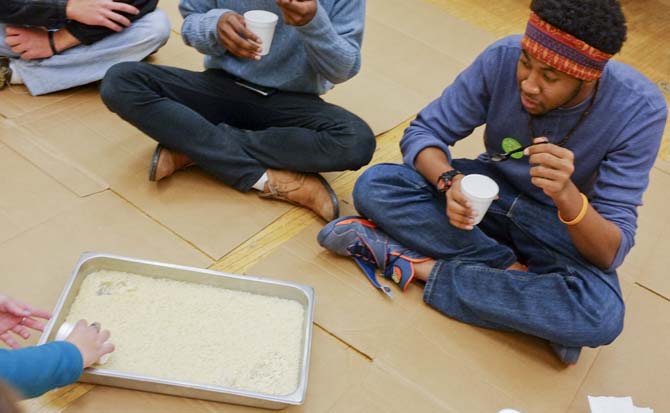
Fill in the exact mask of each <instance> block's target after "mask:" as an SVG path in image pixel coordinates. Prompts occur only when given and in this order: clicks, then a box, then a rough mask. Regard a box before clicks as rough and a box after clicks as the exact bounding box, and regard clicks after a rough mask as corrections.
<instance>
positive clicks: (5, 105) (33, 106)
mask: <svg viewBox="0 0 670 413" xmlns="http://www.w3.org/2000/svg"><path fill="white" fill-rule="evenodd" d="M88 87H90V86H83V87H81V88H74V89H70V90H64V91H62V92H57V93H51V94H49V95H44V96H31V95H30V93H28V89H26V87H25V86H23V85H12V86H11V87H7V88H5V89H3V90H0V116H1V117H4V118H7V119H12V118H15V117H17V116H20V115H23V114H25V113H28V112H32V111H35V110H39V109H41V108H43V107H46V106H49V105H51V104H54V103H57V102H60V101H61V100H63V99H65V98H67V97H68V96H72V95H73V94H76V93H77V92H78V91H79V90H81V89H86V88H88ZM0 136H1V135H0Z"/></svg>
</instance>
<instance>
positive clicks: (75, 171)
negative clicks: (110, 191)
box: [0, 119, 109, 197]
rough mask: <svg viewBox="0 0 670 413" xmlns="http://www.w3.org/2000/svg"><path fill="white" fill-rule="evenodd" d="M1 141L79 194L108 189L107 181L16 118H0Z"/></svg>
mask: <svg viewBox="0 0 670 413" xmlns="http://www.w3.org/2000/svg"><path fill="white" fill-rule="evenodd" d="M0 142H1V143H4V144H5V145H7V147H9V148H11V149H12V150H13V151H15V152H16V153H17V154H20V155H21V156H23V157H24V158H26V159H29V160H30V162H31V163H32V164H34V165H36V166H37V167H38V168H39V169H41V170H42V171H44V172H46V173H47V174H49V175H50V176H51V177H52V178H53V179H55V180H56V181H58V182H59V183H60V184H62V185H63V186H65V187H67V188H68V189H69V190H70V191H72V192H73V193H75V194H77V195H79V196H82V197H83V196H88V195H91V194H94V193H98V192H101V191H104V190H105V189H107V188H109V186H108V185H107V183H106V182H105V181H104V180H102V179H101V178H99V177H97V176H95V175H94V174H92V173H91V172H89V171H88V170H86V169H84V168H83V167H81V166H80V165H79V164H77V163H76V162H73V161H72V160H70V159H69V158H68V157H67V156H65V155H64V154H63V153H62V152H60V151H59V150H58V149H56V148H55V147H54V146H53V145H51V144H50V143H49V141H48V139H40V138H38V137H37V136H35V135H33V134H32V133H30V132H29V131H28V130H27V129H26V128H23V127H21V126H18V125H17V124H16V123H15V122H14V121H13V120H7V119H0Z"/></svg>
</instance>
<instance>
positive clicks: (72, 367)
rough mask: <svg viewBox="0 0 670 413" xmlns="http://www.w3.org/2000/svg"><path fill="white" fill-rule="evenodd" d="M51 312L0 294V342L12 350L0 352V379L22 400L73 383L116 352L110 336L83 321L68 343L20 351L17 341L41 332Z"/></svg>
mask: <svg viewBox="0 0 670 413" xmlns="http://www.w3.org/2000/svg"><path fill="white" fill-rule="evenodd" d="M49 317H50V314H49V312H47V311H44V310H40V309H36V308H34V307H32V306H30V305H27V304H23V303H21V302H19V301H17V300H14V299H12V298H10V297H7V296H4V295H0V340H2V341H3V342H4V343H5V344H7V345H8V346H9V347H11V348H12V349H11V350H8V349H0V380H4V381H5V382H7V383H9V384H10V385H11V386H12V387H14V388H15V389H16V390H17V391H18V392H19V393H20V395H21V396H22V397H25V398H31V397H37V396H39V395H41V394H42V393H44V392H46V391H49V390H51V389H55V388H57V387H62V386H65V385H67V384H71V383H74V382H75V381H77V379H78V378H79V376H81V373H82V371H83V370H84V368H86V367H88V366H90V365H92V364H93V363H95V362H96V361H97V360H98V359H99V358H100V357H101V356H103V355H104V354H107V353H111V352H112V351H114V345H113V344H111V343H109V342H108V339H109V337H110V333H109V331H107V330H103V331H99V327H96V326H95V325H90V326H89V325H88V324H87V323H86V321H84V320H80V321H79V322H77V324H76V325H75V327H74V329H73V330H72V333H70V335H69V336H68V337H67V338H66V339H65V341H53V342H50V343H47V344H44V345H41V346H33V347H26V348H21V345H20V344H19V342H18V341H17V339H19V338H20V339H27V338H29V337H30V330H31V329H32V330H35V331H42V330H43V329H44V323H43V322H42V321H40V319H42V320H44V319H48V318H49Z"/></svg>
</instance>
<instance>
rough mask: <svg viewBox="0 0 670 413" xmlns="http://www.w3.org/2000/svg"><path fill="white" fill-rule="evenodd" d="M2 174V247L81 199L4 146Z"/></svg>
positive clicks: (0, 155)
mask: <svg viewBox="0 0 670 413" xmlns="http://www.w3.org/2000/svg"><path fill="white" fill-rule="evenodd" d="M0 175H2V180H0V193H2V197H0V244H1V243H3V242H5V241H7V240H9V239H11V238H14V237H16V236H18V235H19V234H21V233H22V232H25V231H26V230H28V229H30V228H33V227H35V226H36V225H39V224H41V223H42V222H44V221H47V220H48V219H49V218H52V217H53V216H55V215H57V214H59V213H61V212H62V211H64V210H66V209H68V208H70V207H71V206H72V205H73V203H74V202H76V201H77V200H78V197H77V196H76V195H75V194H73V193H72V192H70V191H68V190H67V188H65V187H63V186H61V185H59V184H58V183H57V182H56V181H54V180H53V179H52V178H51V177H49V176H48V175H46V174H44V173H43V172H42V171H41V170H39V169H38V168H37V167H35V166H34V165H32V164H31V163H29V162H28V161H26V160H25V159H24V158H23V157H21V156H20V155H19V154H18V153H16V152H14V151H13V150H11V149H10V148H9V147H7V146H5V145H3V144H1V143H0ZM0 276H5V277H8V276H9V274H4V273H3V274H0Z"/></svg>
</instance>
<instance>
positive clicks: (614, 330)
mask: <svg viewBox="0 0 670 413" xmlns="http://www.w3.org/2000/svg"><path fill="white" fill-rule="evenodd" d="M623 316H624V314H623V309H622V311H621V312H620V313H619V314H616V315H609V316H605V317H603V319H602V320H600V323H599V325H598V326H597V327H596V331H595V334H594V337H593V340H594V343H595V345H598V346H604V345H607V344H610V343H611V342H613V341H614V340H615V339H616V338H617V337H619V335H620V334H621V332H622V331H623V319H624V317H623Z"/></svg>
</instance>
